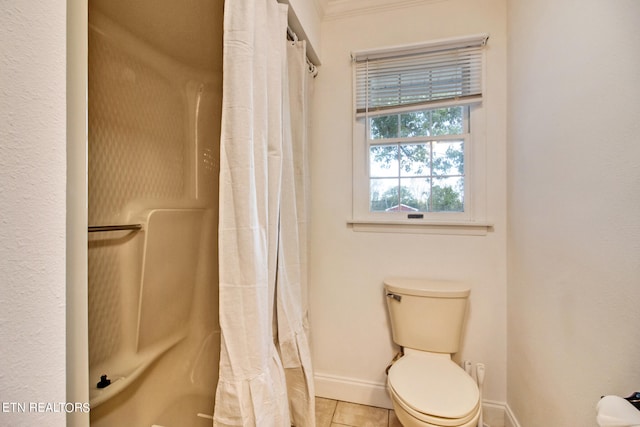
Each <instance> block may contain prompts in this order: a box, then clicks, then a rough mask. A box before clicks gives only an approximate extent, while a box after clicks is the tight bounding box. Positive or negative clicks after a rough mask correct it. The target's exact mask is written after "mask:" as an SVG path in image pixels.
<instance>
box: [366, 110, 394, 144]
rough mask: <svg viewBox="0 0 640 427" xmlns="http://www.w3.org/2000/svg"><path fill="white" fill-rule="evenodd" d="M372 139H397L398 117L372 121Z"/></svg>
mask: <svg viewBox="0 0 640 427" xmlns="http://www.w3.org/2000/svg"><path fill="white" fill-rule="evenodd" d="M370 123H371V128H370V138H371V139H383V138H397V136H398V115H397V114H395V115H393V116H378V117H372V118H371V119H370Z"/></svg>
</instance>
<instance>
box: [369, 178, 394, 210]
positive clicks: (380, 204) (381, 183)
mask: <svg viewBox="0 0 640 427" xmlns="http://www.w3.org/2000/svg"><path fill="white" fill-rule="evenodd" d="M369 183H370V186H369V201H370V205H369V206H370V208H369V209H370V210H371V212H384V211H386V210H389V209H393V207H394V206H398V200H399V198H398V180H397V179H394V178H391V179H390V178H386V179H384V178H382V179H375V178H374V179H371V180H369Z"/></svg>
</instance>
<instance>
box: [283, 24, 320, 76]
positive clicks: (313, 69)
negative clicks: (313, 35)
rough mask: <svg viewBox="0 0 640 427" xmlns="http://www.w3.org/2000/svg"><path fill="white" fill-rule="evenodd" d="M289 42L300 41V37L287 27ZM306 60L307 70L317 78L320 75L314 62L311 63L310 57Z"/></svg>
mask: <svg viewBox="0 0 640 427" xmlns="http://www.w3.org/2000/svg"><path fill="white" fill-rule="evenodd" d="M287 40H291V41H292V42H297V41H299V39H298V35H297V34H296V32H295V31H293V30H292V29H291V27H290V26H288V25H287ZM305 59H306V60H307V69H308V70H309V72H310V73H311V75H312V76H313V78H315V77H316V76H317V75H318V68H317V67H316V66H315V65H314V64H313V62H311V60H310V59H309V56H306V57H305Z"/></svg>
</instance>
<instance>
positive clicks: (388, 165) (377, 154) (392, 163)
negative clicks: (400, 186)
mask: <svg viewBox="0 0 640 427" xmlns="http://www.w3.org/2000/svg"><path fill="white" fill-rule="evenodd" d="M369 176H371V177H397V176H398V146H397V145H373V146H371V148H370V149H369Z"/></svg>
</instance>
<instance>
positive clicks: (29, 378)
mask: <svg viewBox="0 0 640 427" xmlns="http://www.w3.org/2000/svg"><path fill="white" fill-rule="evenodd" d="M65 7H66V5H65V2H45V1H38V2H7V1H3V2H2V10H3V12H2V14H0V40H2V42H1V44H0V70H2V71H1V73H0V117H1V119H0V141H1V142H0V200H1V202H0V242H1V243H0V277H1V278H0V301H1V303H2V309H1V310H0V343H1V344H0V348H1V350H0V362H1V363H0V396H1V397H0V400H1V401H2V402H3V403H11V402H21V403H22V402H45V403H46V402H65V400H66V396H65V382H66V378H65V255H64V254H65V203H66V198H65V174H66V168H65V162H66V152H65V146H66V131H65V127H66V120H65V117H66V108H65V90H66V85H65V78H66V76H65V43H66V36H65V33H66V22H65V14H66V8H65ZM3 409H4V406H3ZM9 409H10V408H9ZM0 424H1V425H12V426H33V425H47V426H63V425H65V415H64V413H60V412H58V413H29V414H19V413H12V412H6V411H3V410H2V409H0Z"/></svg>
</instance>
